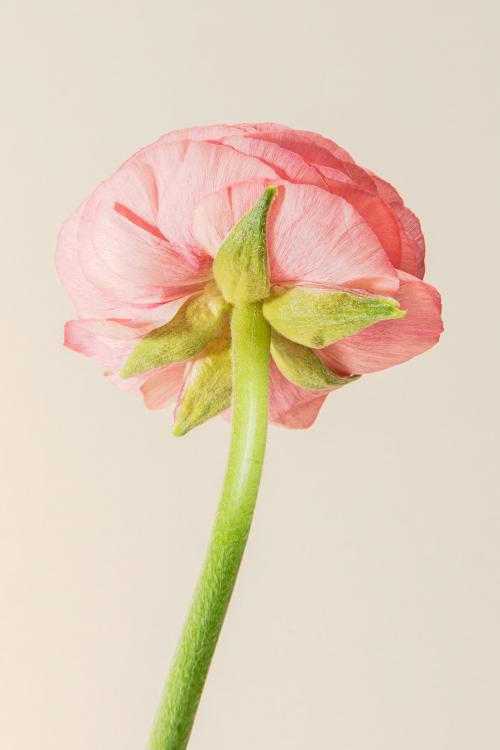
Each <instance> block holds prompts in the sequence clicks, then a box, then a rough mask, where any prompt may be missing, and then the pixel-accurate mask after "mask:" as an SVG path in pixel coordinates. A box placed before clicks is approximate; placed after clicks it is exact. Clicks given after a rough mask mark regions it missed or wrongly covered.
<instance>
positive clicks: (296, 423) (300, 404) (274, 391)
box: [269, 361, 329, 429]
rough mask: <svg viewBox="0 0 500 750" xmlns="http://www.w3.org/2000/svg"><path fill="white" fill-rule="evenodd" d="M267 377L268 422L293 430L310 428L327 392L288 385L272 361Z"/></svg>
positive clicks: (288, 382) (287, 381)
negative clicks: (268, 378)
mask: <svg viewBox="0 0 500 750" xmlns="http://www.w3.org/2000/svg"><path fill="white" fill-rule="evenodd" d="M269 377H270V380H269V421H270V422H272V423H274V424H278V425H282V426H283V427H292V428H295V429H305V428H306V427H310V426H311V425H312V424H313V422H314V421H315V419H316V417H317V416H318V413H319V410H320V409H321V406H322V404H323V401H324V400H325V398H326V397H327V395H328V393H329V391H326V392H325V391H321V392H318V391H309V390H306V389H305V388H299V387H298V386H296V385H294V384H293V383H290V381H289V380H287V379H286V378H285V377H284V376H283V375H282V374H281V373H280V371H279V370H278V368H277V367H276V365H275V364H274V362H272V361H271V366H270V373H269Z"/></svg>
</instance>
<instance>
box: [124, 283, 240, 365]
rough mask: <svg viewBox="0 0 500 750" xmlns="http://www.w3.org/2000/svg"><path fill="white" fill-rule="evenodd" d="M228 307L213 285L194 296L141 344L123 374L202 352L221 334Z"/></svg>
mask: <svg viewBox="0 0 500 750" xmlns="http://www.w3.org/2000/svg"><path fill="white" fill-rule="evenodd" d="M227 310H228V305H227V303H226V302H225V300H224V299H223V298H222V297H221V296H220V294H218V293H217V292H216V291H214V290H213V289H212V288H207V289H206V290H205V291H204V292H202V293H201V294H199V295H197V296H195V297H191V298H190V299H188V300H187V301H186V302H185V303H184V304H183V306H182V307H181V308H180V310H179V311H178V313H177V314H176V315H175V317H174V318H173V319H172V320H171V321H170V322H169V323H167V324H166V325H164V326H161V327H160V328H156V329H155V330H154V331H151V333H149V334H147V335H146V336H145V337H144V338H143V339H142V340H141V341H140V342H139V343H138V344H137V346H136V347H135V349H134V350H133V352H132V354H131V355H130V357H129V358H128V360H127V362H126V363H125V365H124V367H123V369H122V371H121V376H122V377H123V378H129V377H131V376H133V375H138V374H140V373H142V372H147V371H148V370H154V369H156V368H157V367H162V366H163V365H169V364H173V363H174V362H179V361H183V360H186V359H189V357H193V356H194V355H195V354H198V352H200V351H201V350H202V349H204V348H205V347H206V345H207V344H208V343H209V341H211V340H212V339H213V337H214V336H215V335H216V334H217V332H218V330H219V329H220V327H221V324H222V321H223V319H224V316H225V314H226V313H227Z"/></svg>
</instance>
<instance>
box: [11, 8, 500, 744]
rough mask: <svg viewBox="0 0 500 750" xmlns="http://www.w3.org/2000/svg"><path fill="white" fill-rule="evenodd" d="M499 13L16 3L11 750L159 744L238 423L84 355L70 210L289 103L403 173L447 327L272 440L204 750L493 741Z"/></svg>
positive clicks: (399, 178)
mask: <svg viewBox="0 0 500 750" xmlns="http://www.w3.org/2000/svg"><path fill="white" fill-rule="evenodd" d="M493 8H494V3H493V2H487V1H485V0H479V2H474V3H472V2H460V1H458V2H457V1H456V0H454V1H453V2H452V1H451V0H450V2H439V0H437V1H436V0H424V1H423V2H418V3H417V2H415V3H411V4H410V3H407V2H404V0H403V1H402V0H399V1H398V2H395V1H394V2H390V1H389V0H381V2H376V3H372V2H366V3H353V2H347V0H346V2H342V3H339V2H326V0H323V1H322V0H307V2H303V3H300V4H299V3H293V2H284V1H281V2H280V1H277V0H268V1H267V2H257V1H256V0H252V2H250V0H249V2H248V3H238V2H237V0H233V1H232V2H229V0H215V2H206V3H202V2H190V3H184V4H181V3H171V2H168V1H166V0H161V1H160V2H153V0H146V1H144V0H142V2H140V1H139V0H135V2H132V1H131V0H123V1H122V2H102V0H101V1H98V0H79V1H78V2H63V1H62V0H61V2H55V0H48V1H47V2H43V3H38V2H28V3H27V2H19V0H17V1H16V2H13V1H10V0H7V2H5V0H4V3H3V11H2V16H3V18H2V22H1V34H2V37H3V39H2V45H1V47H2V58H3V60H2V63H1V66H0V71H1V75H2V79H3V83H2V88H1V102H2V115H1V118H0V127H1V129H2V134H3V136H2V140H1V151H2V170H1V179H0V187H1V191H2V197H1V213H2V216H3V228H2V232H1V240H2V245H3V248H2V284H1V290H2V291H1V295H2V299H1V303H2V317H3V325H2V331H3V333H2V358H3V367H2V378H3V387H2V390H1V398H2V405H1V412H0V413H1V415H2V425H3V428H4V429H3V433H4V434H3V440H4V443H3V447H2V449H1V457H2V462H3V463H4V467H3V469H2V473H1V482H2V485H3V493H2V509H1V531H0V534H1V548H0V557H1V568H0V576H1V579H2V581H1V596H2V601H1V620H0V656H1V664H0V681H1V697H0V712H1V721H0V747H1V748H2V750H31V748H35V747H36V748H39V749H40V750H138V749H140V748H143V747H144V744H145V740H146V737H147V735H148V732H149V727H150V723H151V719H152V715H153V712H154V709H155V706H156V702H157V698H158V694H159V691H160V687H161V684H162V682H163V679H164V676H165V673H166V668H167V665H168V662H169V659H170V656H171V654H172V651H173V648H174V643H175V641H176V638H177V635H178V633H179V629H180V626H181V622H182V620H183V618H184V614H185V611H186V607H187V605H188V601H189V599H190V596H191V591H192V588H193V585H194V582H195V578H196V575H197V572H198V570H199V568H200V564H201V561H202V557H203V554H204V547H205V543H206V540H207V536H208V533H209V528H210V525H211V520H212V517H213V513H214V508H215V504H216V500H217V494H218V489H219V486H220V482H221V478H222V474H223V469H224V463H225V452H226V448H227V442H228V428H227V426H226V425H225V424H224V423H222V422H219V421H214V422H213V423H211V424H210V425H207V426H206V427H204V428H203V429H199V430H197V431H196V432H195V433H194V434H192V435H191V436H189V437H187V438H185V439H182V440H176V439H174V438H172V437H170V435H169V424H170V423H169V414H168V413H166V412H161V413H150V412H148V411H146V410H145V409H144V408H143V406H142V405H141V403H139V401H134V400H133V399H131V398H130V397H129V396H127V395H126V394H124V393H121V392H119V391H118V390H116V389H115V388H113V387H112V386H110V385H109V384H108V383H107V382H105V380H104V378H102V377H101V376H100V375H99V372H98V369H97V367H96V366H95V365H94V364H93V363H91V362H90V361H87V360H85V359H84V358H82V357H78V356H77V355H75V354H73V353H71V352H69V351H67V350H64V349H63V348H62V347H61V336H62V325H63V322H64V320H65V319H67V318H68V317H71V316H72V314H73V313H72V308H71V305H70V303H69V301H68V299H67V298H66V296H65V294H64V292H63V290H62V289H61V288H60V286H59V283H58V281H57V278H56V276H55V273H54V269H53V260H52V256H53V249H54V243H55V236H56V232H57V230H58V227H59V225H60V224H61V223H62V221H63V220H64V219H65V217H66V215H67V214H68V213H69V212H70V211H71V210H73V208H74V207H75V206H76V205H77V204H78V203H79V202H80V201H81V200H82V199H83V198H85V197H86V196H87V194H88V193H89V192H90V191H91V190H92V189H93V188H94V186H95V185H96V183H97V182H98V181H99V180H101V179H102V178H103V177H105V176H107V175H108V174H109V173H110V172H111V171H112V170H113V169H114V168H115V167H116V166H117V165H118V164H119V163H120V162H121V161H123V160H124V159H125V158H126V157H128V156H129V154H130V153H132V152H133V151H134V150H136V149H137V148H139V147H141V146H142V145H144V144H145V143H148V142H150V141H152V140H154V139H156V138H157V137H158V136H159V135H160V134H161V133H162V132H165V131H167V130H170V129H173V128H178V127H182V126H185V125H191V124H203V123H205V124H206V123H212V122H219V121H222V122H237V121H242V120H243V121H244V120H266V119H269V120H276V121H282V122H285V123H287V124H290V125H294V126H297V127H301V128H309V129H314V130H318V131H321V132H323V133H325V134H327V135H329V136H331V137H333V138H334V139H335V140H338V141H339V142H340V143H341V144H342V145H344V146H345V147H347V148H348V149H349V150H350V151H351V152H352V153H353V154H354V155H355V157H356V158H357V159H358V160H359V161H360V162H361V163H362V164H365V165H367V166H369V167H371V168H372V169H374V170H376V171H378V172H379V173H380V174H381V175H383V176H385V177H386V178H388V179H390V180H391V181H392V182H394V184H395V185H397V187H398V188H399V189H400V190H401V191H402V192H403V194H404V196H405V197H406V199H407V201H408V203H409V205H410V206H412V207H413V208H414V209H415V210H416V211H417V212H418V214H419V215H420V216H421V217H422V221H423V225H424V228H425V231H426V236H427V240H428V279H429V280H430V281H431V282H432V283H435V284H436V285H437V286H438V287H439V288H440V289H441V291H442V293H443V297H444V305H445V307H444V311H445V321H446V326H447V329H446V335H445V336H444V338H443V340H442V343H441V344H440V345H439V346H438V347H436V348H435V349H434V350H432V351H431V352H429V353H428V354H426V355H425V356H423V357H421V358H419V359H418V360H415V361H413V362H410V363H408V364H405V365H403V366H401V367H398V368H395V369H393V370H391V371H388V372H385V373H381V374H377V375H373V376H368V377H366V378H364V379H363V380H362V381H361V382H360V383H359V384H356V386H353V387H352V388H348V389H346V390H345V392H344V391H343V392H340V393H339V394H338V395H335V396H334V397H332V398H331V399H330V401H329V403H328V404H327V406H326V408H324V409H323V411H322V413H321V416H320V418H319V420H318V423H317V425H316V426H315V427H314V428H313V429H312V430H310V431H308V432H306V433H300V432H289V431H282V430H278V429H272V430H271V434H270V441H269V452H268V456H267V464H266V470H265V475H264V481H263V487H262V494H261V497H260V499H259V504H258V511H257V514H256V519H255V526H254V529H253V533H252V536H251V540H250V544H249V548H248V554H247V555H246V559H245V562H244V566H243V570H242V573H241V577H240V580H239V585H238V588H237V592H236V595H235V597H234V600H233V605H232V608H231V611H230V615H229V617H228V619H227V622H226V626H225V628H224V631H223V637H222V641H221V643H220V648H219V649H218V652H217V655H216V659H215V662H214V664H213V669H212V671H211V674H210V677H209V680H208V686H207V691H206V695H205V697H204V699H203V703H202V705H201V709H200V712H199V717H198V721H197V724H196V727H195V730H194V733H193V737H192V742H191V745H190V750H234V749H236V748H237V750H254V749H255V748H265V749H266V750H267V748H269V749H270V748H272V749H273V750H306V749H309V748H315V750H423V749H424V748H425V750H470V749H471V748H474V750H475V749H476V748H477V749H478V750H497V748H498V747H499V746H500V718H499V713H498V706H499V697H500V696H499V668H500V658H499V657H500V653H499V645H498V632H499V563H500V559H499V531H500V523H499V510H498V496H496V497H495V495H497V492H496V491H497V483H498V479H497V478H498V471H499V466H498V454H497V452H496V451H495V450H494V441H495V439H496V436H497V433H498V412H497V411H496V408H495V407H496V406H498V390H499V378H500V375H499V371H498V365H499V362H498V357H497V356H496V355H497V351H495V347H497V346H498V326H499V323H498V289H499V272H500V266H499V254H500V249H499V245H498V239H499V237H498V216H499V211H500V208H499V205H500V203H499V198H500V196H499V195H498V168H499V163H498V146H497V143H498V133H499V128H498V124H499V123H498V117H497V116H498V109H497V105H498V99H496V97H497V87H498V80H497V78H496V69H495V68H496V66H497V64H498V60H497V59H496V52H495V44H496V43H497V36H498V19H495V18H494V13H493ZM495 100H496V101H495ZM6 319H7V324H6Z"/></svg>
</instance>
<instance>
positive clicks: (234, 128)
mask: <svg viewBox="0 0 500 750" xmlns="http://www.w3.org/2000/svg"><path fill="white" fill-rule="evenodd" d="M245 132H246V131H245V129H244V128H242V127H241V126H240V125H198V126H195V127H193V128H182V129H181V130H173V131H172V132H171V133H165V135H162V136H161V138H160V139H159V140H158V141H157V143H171V142H172V141H215V142H220V141H221V140H222V139H223V138H226V137H227V136H232V135H236V136H238V135H243V134H244V133H245Z"/></svg>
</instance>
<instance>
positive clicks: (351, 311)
mask: <svg viewBox="0 0 500 750" xmlns="http://www.w3.org/2000/svg"><path fill="white" fill-rule="evenodd" d="M263 311H264V317H265V318H266V319H267V320H268V322H269V323H270V324H271V326H272V327H273V328H274V329H275V330H276V331H278V333H280V334H281V335H282V336H284V337H285V338H287V339H290V340H291V341H295V342H296V343H297V344H302V345H303V346H307V347H311V348H313V349H323V348H324V347H325V346H329V345H330V344H333V343H334V342H335V341H339V339H343V338H345V337H346V336H352V335H353V334H354V333H358V331H362V330H363V328H366V327H367V326H370V325H373V323H377V322H379V321H381V320H393V319H396V318H403V317H404V316H405V315H406V313H405V312H404V311H403V310H400V309H399V303H398V302H397V301H396V300H394V299H392V298H391V297H372V296H370V295H361V294H354V293H352V292H345V291H327V290H323V289H302V288H301V287H295V288H293V289H288V290H278V291H277V292H276V293H275V294H274V295H272V296H271V297H269V298H268V299H267V300H265V301H264V305H263Z"/></svg>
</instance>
